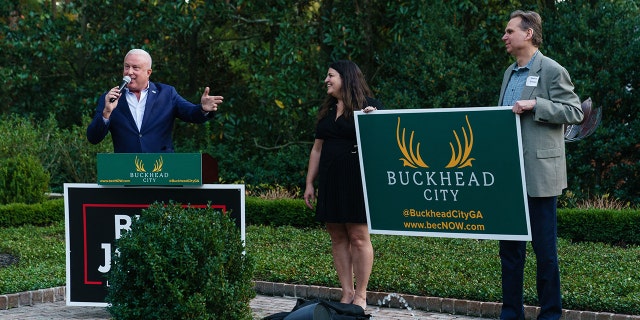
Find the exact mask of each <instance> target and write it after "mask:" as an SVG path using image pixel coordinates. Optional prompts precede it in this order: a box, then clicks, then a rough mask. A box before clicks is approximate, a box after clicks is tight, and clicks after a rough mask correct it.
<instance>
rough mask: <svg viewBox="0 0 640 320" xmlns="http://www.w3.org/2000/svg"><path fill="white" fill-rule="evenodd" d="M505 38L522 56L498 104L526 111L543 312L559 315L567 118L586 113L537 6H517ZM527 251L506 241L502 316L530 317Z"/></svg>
mask: <svg viewBox="0 0 640 320" xmlns="http://www.w3.org/2000/svg"><path fill="white" fill-rule="evenodd" d="M502 41H504V43H505V47H506V50H507V52H508V53H509V54H511V55H512V56H513V57H515V58H516V62H515V63H514V64H512V65H511V66H509V68H507V70H506V72H505V74H504V79H503V80H502V88H501V89H500V101H499V105H503V106H513V107H512V110H513V112H514V113H516V114H519V115H520V126H521V131H522V146H523V156H524V172H525V178H526V189H527V195H528V197H527V200H528V204H529V216H530V221H531V235H532V242H531V244H532V246H533V250H534V252H535V254H536V261H537V273H536V284H537V285H536V288H537V293H538V300H539V303H540V314H539V315H538V319H539V320H557V319H559V318H560V316H561V315H562V298H561V294H560V271H559V266H558V250H557V223H556V207H557V200H558V196H559V195H560V194H562V190H563V189H564V188H566V187H567V169H566V159H565V147H564V125H565V124H574V123H580V122H581V121H582V120H583V116H584V114H583V112H582V108H581V106H580V98H579V97H578V95H576V94H575V93H574V91H573V89H574V87H573V84H572V82H571V78H570V77H569V73H568V72H567V70H566V69H565V68H563V67H562V66H561V65H560V64H558V63H557V62H555V61H554V60H552V59H550V58H548V57H546V56H544V55H543V54H542V53H541V52H540V51H539V50H538V48H539V46H540V45H541V44H542V19H541V18H540V15H539V14H537V13H535V12H531V11H528V12H524V11H520V10H518V11H514V12H513V13H511V17H510V20H509V23H508V24H507V27H506V28H505V33H504V35H503V36H502ZM525 255H526V242H523V241H500V262H501V264H502V296H503V297H502V299H503V305H502V312H501V314H500V319H505V320H521V319H524V306H523V277H524V264H525Z"/></svg>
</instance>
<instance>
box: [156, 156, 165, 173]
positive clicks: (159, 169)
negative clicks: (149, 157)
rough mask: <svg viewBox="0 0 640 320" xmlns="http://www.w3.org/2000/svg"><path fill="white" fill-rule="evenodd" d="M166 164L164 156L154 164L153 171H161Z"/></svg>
mask: <svg viewBox="0 0 640 320" xmlns="http://www.w3.org/2000/svg"><path fill="white" fill-rule="evenodd" d="M163 164H164V160H162V156H160V158H159V159H158V160H156V162H155V163H154V164H153V172H161V171H162V165H163Z"/></svg>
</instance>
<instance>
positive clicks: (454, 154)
mask: <svg viewBox="0 0 640 320" xmlns="http://www.w3.org/2000/svg"><path fill="white" fill-rule="evenodd" d="M465 119H466V121H467V128H468V130H469V133H468V134H467V130H465V128H464V127H462V128H461V130H462V137H463V139H464V144H463V143H462V142H461V141H460V137H459V136H458V132H456V130H453V136H454V137H455V142H456V144H455V147H454V144H453V142H449V147H451V160H449V163H448V164H447V165H446V167H445V168H464V167H471V166H473V165H472V164H471V161H473V160H475V158H470V157H469V156H470V155H471V150H472V149H473V130H472V128H471V124H470V123H469V116H465ZM414 133H415V131H411V135H410V137H409V145H408V146H407V143H406V138H405V135H406V128H402V134H401V133H400V117H398V126H397V127H396V140H397V142H398V148H400V152H402V155H403V157H402V158H400V159H399V160H400V161H402V165H403V166H405V167H411V168H418V167H421V168H429V166H428V165H427V164H426V163H425V162H424V161H423V160H422V156H421V154H420V142H417V143H416V145H415V150H414V141H413V136H414Z"/></svg>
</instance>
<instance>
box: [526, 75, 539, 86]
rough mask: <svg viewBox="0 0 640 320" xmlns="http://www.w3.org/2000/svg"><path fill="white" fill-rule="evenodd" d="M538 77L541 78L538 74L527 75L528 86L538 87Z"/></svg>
mask: <svg viewBox="0 0 640 320" xmlns="http://www.w3.org/2000/svg"><path fill="white" fill-rule="evenodd" d="M538 79H540V77H538V76H528V77H527V83H526V86H527V87H536V86H538Z"/></svg>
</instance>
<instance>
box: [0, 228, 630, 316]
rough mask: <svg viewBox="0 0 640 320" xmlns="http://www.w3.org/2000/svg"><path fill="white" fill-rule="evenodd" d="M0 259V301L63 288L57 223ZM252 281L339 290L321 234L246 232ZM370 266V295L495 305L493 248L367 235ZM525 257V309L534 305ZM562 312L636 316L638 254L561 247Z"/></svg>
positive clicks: (9, 242)
mask: <svg viewBox="0 0 640 320" xmlns="http://www.w3.org/2000/svg"><path fill="white" fill-rule="evenodd" d="M0 239H2V240H1V242H0V252H5V253H11V254H13V255H15V256H18V257H19V258H20V262H19V263H18V264H17V265H14V266H11V267H7V268H0V294H5V293H13V292H21V291H28V290H35V289H41V288H49V287H55V286H62V285H64V284H65V243H64V223H63V222H60V223H58V224H56V225H53V226H50V227H44V228H37V227H20V228H6V229H0ZM246 239H247V252H248V254H252V255H254V257H255V258H256V259H255V260H256V273H255V275H254V279H255V280H262V281H273V282H285V283H300V284H308V285H321V286H331V287H338V286H339V285H338V281H337V276H336V274H335V271H334V269H333V260H332V257H331V248H330V240H329V236H328V234H327V233H326V232H325V231H323V230H321V229H306V230H302V229H296V228H292V227H264V226H260V227H258V226H247V228H246ZM372 241H373V247H374V250H375V260H374V267H373V273H372V275H371V279H370V284H369V290H371V291H382V292H390V293H400V294H415V295H425V296H438V297H447V298H458V299H469V300H476V301H495V302H499V301H500V300H501V290H500V261H499V258H498V244H497V241H492V240H471V239H443V238H423V237H402V236H387V235H372ZM528 248H529V250H530V252H529V256H528V260H527V266H526V274H525V303H526V304H529V305H535V304H536V294H535V260H534V255H533V253H532V252H531V247H530V246H528ZM558 249H559V254H560V267H561V278H562V290H563V299H564V300H563V301H564V307H565V308H567V309H573V310H585V311H603V312H613V313H625V314H635V315H638V314H640V273H639V272H638V270H637V268H638V258H639V257H640V247H637V246H633V247H628V248H620V247H614V246H609V245H605V244H599V243H571V242H569V241H566V240H563V239H560V241H559V245H558Z"/></svg>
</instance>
